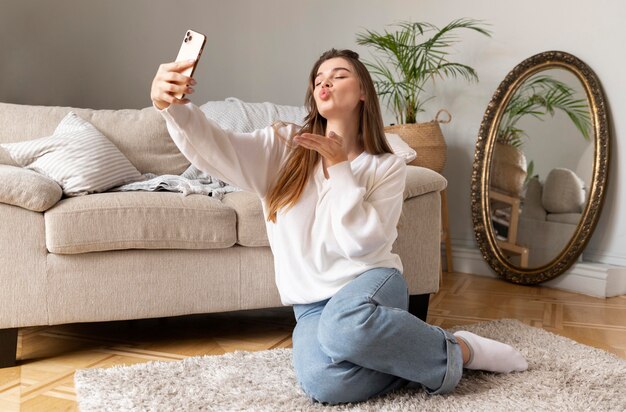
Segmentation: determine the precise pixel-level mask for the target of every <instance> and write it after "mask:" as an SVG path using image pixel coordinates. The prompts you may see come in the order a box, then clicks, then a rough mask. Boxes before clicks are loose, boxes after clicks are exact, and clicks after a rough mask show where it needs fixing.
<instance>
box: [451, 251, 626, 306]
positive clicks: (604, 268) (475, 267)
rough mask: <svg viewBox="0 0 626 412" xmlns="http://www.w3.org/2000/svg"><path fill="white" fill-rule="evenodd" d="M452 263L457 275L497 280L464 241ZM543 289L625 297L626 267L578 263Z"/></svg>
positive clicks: (544, 283) (454, 252)
mask: <svg viewBox="0 0 626 412" xmlns="http://www.w3.org/2000/svg"><path fill="white" fill-rule="evenodd" d="M455 244H456V245H455ZM444 262H445V259H444ZM452 263H453V264H454V271H455V272H461V273H472V274H475V275H480V276H489V277H493V278H495V277H497V275H496V274H495V273H494V272H493V270H492V269H491V268H490V267H489V265H488V264H487V263H486V262H485V261H484V259H483V257H482V255H481V253H480V251H479V250H478V248H476V247H468V246H467V242H464V241H463V242H458V243H457V242H454V241H453V243H452ZM541 286H545V287H549V288H555V289H561V290H566V291H568V292H575V293H582V294H585V295H591V296H596V297H603V298H604V297H612V296H619V295H624V294H626V267H620V266H612V265H607V264H604V263H594V262H577V263H575V264H574V265H572V267H571V268H569V269H568V270H567V272H565V273H564V274H562V275H561V276H559V277H557V278H555V279H552V280H549V281H547V282H543V283H542V284H541Z"/></svg>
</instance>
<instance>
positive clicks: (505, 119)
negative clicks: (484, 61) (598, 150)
mask: <svg viewBox="0 0 626 412" xmlns="http://www.w3.org/2000/svg"><path fill="white" fill-rule="evenodd" d="M557 110H561V111H562V112H563V113H565V114H566V115H567V116H568V117H569V119H570V120H571V121H572V123H573V124H574V125H575V126H576V128H577V129H578V131H579V132H580V134H581V135H582V137H583V138H584V139H586V140H589V133H590V130H591V117H590V112H589V105H588V103H587V99H585V98H577V96H576V91H575V90H574V89H573V88H571V87H570V86H569V85H567V84H566V83H563V82H562V81H560V80H557V79H555V78H554V77H552V76H550V75H547V74H541V73H539V74H537V75H534V76H532V77H530V78H529V79H528V80H526V81H525V82H524V83H523V84H522V85H521V86H520V88H519V89H518V90H516V91H515V93H514V94H513V96H512V97H511V100H509V102H508V103H507V105H506V108H505V109H504V112H503V114H502V119H501V120H500V123H499V124H498V131H497V134H496V144H495V148H494V154H493V162H492V174H491V176H492V179H491V185H492V186H493V187H495V188H498V189H500V190H502V191H505V192H507V193H510V194H512V195H515V196H519V195H520V194H521V192H522V191H523V188H524V184H525V182H527V181H528V177H532V169H533V163H532V162H530V163H529V164H528V166H527V165H526V158H525V156H524V153H523V151H522V150H521V149H522V146H523V144H524V141H525V139H527V138H529V136H528V135H527V134H526V132H525V131H524V130H523V129H521V128H520V126H519V125H518V122H519V121H520V120H521V119H523V118H525V117H526V116H532V117H535V118H537V119H539V120H543V119H544V118H545V117H546V116H554V114H555V112H556V111H557Z"/></svg>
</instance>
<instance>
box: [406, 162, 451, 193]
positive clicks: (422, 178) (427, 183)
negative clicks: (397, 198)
mask: <svg viewBox="0 0 626 412" xmlns="http://www.w3.org/2000/svg"><path fill="white" fill-rule="evenodd" d="M447 185H448V181H447V180H446V179H445V178H444V177H443V176H441V175H440V174H439V173H437V172H435V171H433V170H430V169H427V168H425V167H419V166H410V165H407V166H406V186H405V188H404V200H405V201H406V200H408V199H410V198H412V197H417V196H421V195H423V194H426V193H431V192H441V191H442V190H444V189H445V188H446V186H447Z"/></svg>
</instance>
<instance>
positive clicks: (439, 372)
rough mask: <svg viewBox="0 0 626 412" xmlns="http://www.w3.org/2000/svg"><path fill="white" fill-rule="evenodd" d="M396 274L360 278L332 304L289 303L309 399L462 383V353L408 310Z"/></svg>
mask: <svg viewBox="0 0 626 412" xmlns="http://www.w3.org/2000/svg"><path fill="white" fill-rule="evenodd" d="M408 297H409V294H408V288H407V285H406V282H405V281H404V278H403V277H402V274H401V273H400V272H399V271H398V270H397V269H390V268H375V269H371V270H368V271H366V272H364V273H362V274H361V275H359V276H358V277H357V278H356V279H354V280H353V281H352V282H350V283H349V284H347V285H346V286H345V287H343V288H342V289H341V290H340V291H339V292H337V293H336V294H335V296H333V297H332V298H330V299H327V300H324V301H321V302H316V303H310V304H304V305H294V307H293V309H294V313H295V316H296V320H297V324H296V328H295V329H294V332H293V365H294V368H295V371H296V376H297V378H298V382H299V383H300V386H301V387H302V389H303V390H304V392H305V393H306V394H307V395H308V396H309V397H310V398H312V399H313V400H316V401H318V402H325V403H330V404H337V403H345V402H360V401H364V400H366V399H368V398H371V397H373V396H378V395H382V394H384V393H387V392H389V391H392V390H394V389H397V388H400V387H405V386H410V387H419V386H423V387H424V388H425V389H426V390H427V391H428V392H430V393H433V394H440V393H446V392H450V391H452V390H453V389H454V388H455V386H456V385H457V384H458V382H459V380H460V379H461V375H462V372H463V358H462V355H461V348H460V347H459V345H458V343H457V341H456V339H455V338H454V336H453V335H452V334H450V333H449V332H447V331H444V330H443V329H441V328H438V327H435V326H431V325H428V324H427V323H425V322H423V321H422V320H420V319H419V318H417V317H416V316H413V315H412V314H410V313H409V312H407V309H408Z"/></svg>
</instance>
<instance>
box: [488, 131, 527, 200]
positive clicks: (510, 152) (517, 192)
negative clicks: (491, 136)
mask: <svg viewBox="0 0 626 412" xmlns="http://www.w3.org/2000/svg"><path fill="white" fill-rule="evenodd" d="M525 180H526V156H524V153H523V152H522V151H521V150H519V149H518V148H516V147H514V146H511V145H508V144H504V143H498V142H496V145H495V147H494V150H493V157H492V160H491V172H490V178H489V185H490V186H491V187H493V188H494V189H497V190H498V191H500V192H504V193H506V194H509V195H511V196H515V197H521V194H522V191H523V190H524V181H525Z"/></svg>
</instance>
